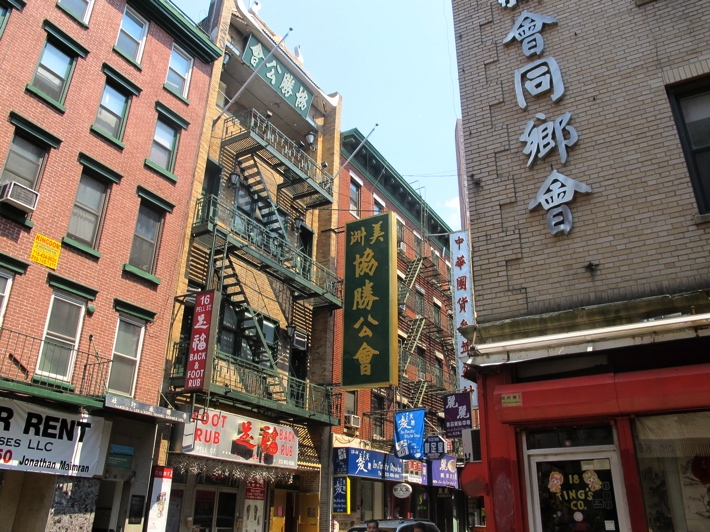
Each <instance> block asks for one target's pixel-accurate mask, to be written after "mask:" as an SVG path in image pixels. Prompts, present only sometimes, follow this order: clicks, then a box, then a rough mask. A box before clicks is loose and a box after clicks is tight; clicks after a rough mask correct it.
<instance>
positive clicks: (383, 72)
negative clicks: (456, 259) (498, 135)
mask: <svg viewBox="0 0 710 532" xmlns="http://www.w3.org/2000/svg"><path fill="white" fill-rule="evenodd" d="M227 1H230V0H227ZM242 1H243V2H244V3H245V5H248V4H249V0H242ZM173 2H174V3H175V4H176V5H177V6H178V7H180V8H181V9H182V10H183V11H184V12H185V13H186V14H187V15H189V16H190V17H192V18H193V20H199V19H201V18H203V17H204V16H205V15H206V14H207V9H208V7H209V0H173ZM259 16H260V18H261V19H262V20H263V21H264V22H265V23H266V24H267V25H268V26H269V27H270V28H271V29H272V30H273V31H274V32H276V33H277V34H279V35H285V34H286V32H287V31H288V28H289V27H291V28H293V31H292V32H291V34H290V35H289V36H288V38H287V39H286V44H287V46H288V47H289V48H290V49H291V50H293V49H294V48H295V46H296V45H300V47H301V54H302V55H303V57H304V59H305V63H304V68H305V69H306V70H307V71H308V73H309V74H310V75H311V76H312V78H313V79H314V80H315V82H316V83H317V84H318V85H319V86H320V87H321V89H323V91H325V92H326V93H329V94H331V93H334V92H337V93H339V94H341V95H342V97H343V115H342V129H343V130H344V131H345V130H348V129H352V128H358V129H359V130H360V131H361V132H362V133H363V134H364V135H367V134H368V133H369V132H370V130H371V129H372V128H373V127H374V125H375V124H376V123H377V124H379V126H378V127H377V129H376V130H375V132H374V133H373V134H372V136H371V137H370V139H369V140H370V141H371V142H372V144H373V145H374V146H375V148H376V149H377V150H378V151H379V152H380V153H381V154H382V155H383V156H384V157H385V158H386V159H387V160H388V161H389V163H390V164H391V165H392V166H393V167H394V168H395V169H396V170H397V171H398V172H399V173H400V174H401V175H402V176H404V178H405V179H406V180H407V181H408V182H409V183H410V184H411V185H412V187H413V188H414V189H417V190H418V191H419V193H420V194H421V195H422V197H423V198H424V199H425V200H426V201H427V202H428V203H429V205H431V206H432V207H433V209H434V210H435V211H436V212H437V214H439V216H441V217H442V218H443V219H444V220H445V221H446V222H447V223H448V224H449V226H450V227H451V228H452V229H453V230H457V229H459V227H460V218H459V213H458V205H459V203H458V189H457V184H456V148H455V143H454V127H455V125H456V119H457V118H459V117H460V116H461V107H460V103H459V91H458V78H457V68H456V50H455V42H454V32H453V23H452V15H451V2H450V0H384V1H382V0H261V10H260V11H259Z"/></svg>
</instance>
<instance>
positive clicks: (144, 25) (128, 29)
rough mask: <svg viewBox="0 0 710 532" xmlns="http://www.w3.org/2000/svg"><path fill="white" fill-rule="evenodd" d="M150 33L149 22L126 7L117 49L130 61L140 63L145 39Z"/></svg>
mask: <svg viewBox="0 0 710 532" xmlns="http://www.w3.org/2000/svg"><path fill="white" fill-rule="evenodd" d="M147 33H148V22H147V21H146V20H145V19H143V17H141V16H140V15H138V14H137V13H136V12H135V11H133V10H132V9H131V8H130V7H128V6H126V11H125V12H124V13H123V21H122V22H121V30H120V31H119V32H118V40H117V41H116V49H117V50H118V51H119V52H121V53H122V54H124V55H125V56H126V57H128V58H129V59H131V60H133V61H135V62H136V63H140V61H141V56H142V55H143V47H144V46H145V37H146V35H147Z"/></svg>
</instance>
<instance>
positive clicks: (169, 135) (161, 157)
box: [148, 119, 179, 172]
mask: <svg viewBox="0 0 710 532" xmlns="http://www.w3.org/2000/svg"><path fill="white" fill-rule="evenodd" d="M178 137H179V134H178V130H177V128H175V127H173V126H171V125H170V124H168V123H167V122H164V121H163V120H160V119H158V121H157V122H156V124H155V134H154V135H153V144H152V145H151V147H150V155H149V156H148V160H149V161H151V162H153V163H155V164H156V165H158V166H159V167H160V168H163V169H164V170H167V171H168V172H172V171H173V170H174V168H175V155H176V150H177V143H178Z"/></svg>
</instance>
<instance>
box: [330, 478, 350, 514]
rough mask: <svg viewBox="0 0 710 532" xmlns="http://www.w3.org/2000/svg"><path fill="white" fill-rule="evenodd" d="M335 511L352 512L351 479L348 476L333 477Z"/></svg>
mask: <svg viewBox="0 0 710 532" xmlns="http://www.w3.org/2000/svg"><path fill="white" fill-rule="evenodd" d="M333 513H334V514H349V513H350V479H349V478H348V477H334V478H333Z"/></svg>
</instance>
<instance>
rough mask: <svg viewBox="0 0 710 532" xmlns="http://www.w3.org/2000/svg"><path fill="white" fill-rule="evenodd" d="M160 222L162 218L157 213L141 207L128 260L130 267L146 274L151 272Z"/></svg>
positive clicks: (143, 206)
mask: <svg viewBox="0 0 710 532" xmlns="http://www.w3.org/2000/svg"><path fill="white" fill-rule="evenodd" d="M161 220H162V216H161V215H160V214H159V213H157V212H155V211H153V210H152V209H149V208H148V207H146V206H145V205H141V208H140V211H139V213H138V221H137V222H136V231H135V235H134V236H133V246H132V247H131V256H130V259H129V263H130V264H131V265H132V266H135V267H136V268H140V269H141V270H144V271H146V272H150V273H152V272H153V266H154V259H155V252H156V247H157V241H158V235H159V233H160V223H161Z"/></svg>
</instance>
